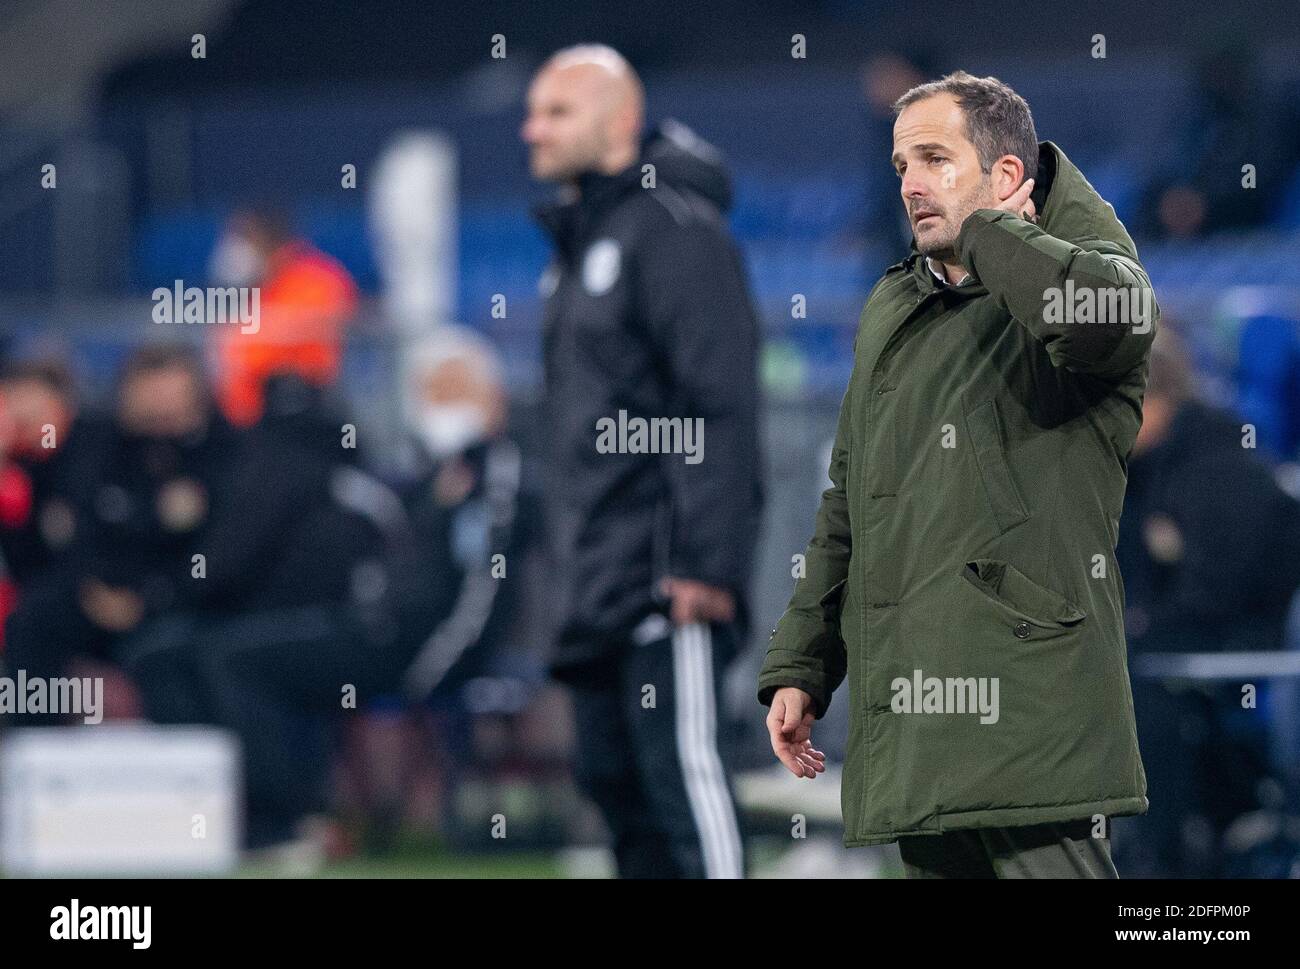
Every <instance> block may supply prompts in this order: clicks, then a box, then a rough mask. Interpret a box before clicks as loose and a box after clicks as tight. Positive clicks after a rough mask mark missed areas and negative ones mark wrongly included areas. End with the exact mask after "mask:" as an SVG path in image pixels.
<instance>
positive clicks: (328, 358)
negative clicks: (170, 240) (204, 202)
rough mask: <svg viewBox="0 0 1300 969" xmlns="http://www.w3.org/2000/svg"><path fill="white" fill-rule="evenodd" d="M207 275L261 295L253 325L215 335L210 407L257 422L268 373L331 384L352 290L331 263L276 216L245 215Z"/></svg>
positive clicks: (232, 226)
mask: <svg viewBox="0 0 1300 969" xmlns="http://www.w3.org/2000/svg"><path fill="white" fill-rule="evenodd" d="M211 275H212V276H213V278H214V280H215V281H217V282H219V283H220V284H222V285H225V286H248V287H258V288H259V289H260V293H259V299H258V301H257V302H256V303H255V304H254V305H255V306H257V308H258V318H257V320H256V321H255V325H254V326H230V325H223V326H221V327H219V328H217V329H216V331H215V332H216V334H217V335H216V339H215V348H214V349H215V354H216V364H217V400H218V403H219V404H220V406H221V409H222V411H223V412H224V413H225V415H226V417H227V418H228V419H229V420H230V421H231V423H233V424H235V425H237V426H240V427H248V426H250V425H252V424H255V423H256V422H257V420H258V418H259V417H261V414H262V407H263V389H264V385H265V383H266V380H267V378H268V377H270V376H271V375H272V374H275V373H280V372H285V371H288V372H292V373H296V374H298V375H300V376H302V377H303V378H304V379H306V380H308V381H310V382H311V383H314V384H317V385H320V386H325V385H328V384H332V383H333V382H334V381H335V380H336V379H337V378H338V375H339V366H340V361H341V358H342V348H343V328H344V327H345V326H346V325H347V323H348V321H349V319H350V318H351V317H352V314H353V313H354V312H355V310H356V303H357V290H356V284H355V283H354V282H353V281H352V277H351V276H350V275H349V274H348V271H347V270H346V269H345V268H343V266H342V265H341V264H340V263H339V262H338V261H337V260H335V259H333V258H332V257H330V256H328V255H326V254H325V253H323V252H321V251H320V250H318V249H316V248H315V247H313V246H312V245H311V244H310V243H308V242H307V241H306V240H303V239H299V238H295V237H294V236H293V234H292V232H291V231H290V229H289V227H288V225H287V224H286V223H285V222H284V221H283V220H282V219H281V218H279V217H278V216H276V215H273V214H270V213H266V212H256V211H251V210H244V211H238V212H236V213H235V214H234V215H232V216H231V218H230V220H229V222H228V223H227V225H226V229H225V231H224V233H223V234H222V237H221V239H220V240H219V241H218V243H217V247H216V249H215V250H214V252H213V255H212V261H211Z"/></svg>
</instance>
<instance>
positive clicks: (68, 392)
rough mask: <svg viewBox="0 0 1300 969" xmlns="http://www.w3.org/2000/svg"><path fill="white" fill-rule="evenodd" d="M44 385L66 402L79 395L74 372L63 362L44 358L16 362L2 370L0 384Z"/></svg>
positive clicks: (8, 364)
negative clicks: (27, 383) (30, 383)
mask: <svg viewBox="0 0 1300 969" xmlns="http://www.w3.org/2000/svg"><path fill="white" fill-rule="evenodd" d="M28 381H31V382H33V383H38V384H43V385H44V386H45V387H47V388H48V389H50V390H51V391H53V392H54V393H55V394H57V395H58V396H60V397H62V398H63V399H64V400H67V401H70V400H72V399H73V398H74V397H75V396H76V393H77V385H76V380H75V379H74V378H73V376H72V370H71V369H70V368H69V367H68V365H67V364H66V363H64V362H63V361H62V360H59V359H55V358H52V357H51V358H42V359H33V360H15V361H12V362H10V363H7V364H5V365H4V368H3V370H0V383H6V384H8V383H15V384H16V383H26V382H28Z"/></svg>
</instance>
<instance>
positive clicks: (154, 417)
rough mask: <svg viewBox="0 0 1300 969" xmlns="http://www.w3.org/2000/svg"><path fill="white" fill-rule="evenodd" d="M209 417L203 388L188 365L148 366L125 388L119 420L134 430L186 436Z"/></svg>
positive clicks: (150, 434)
mask: <svg viewBox="0 0 1300 969" xmlns="http://www.w3.org/2000/svg"><path fill="white" fill-rule="evenodd" d="M206 420H207V414H206V411H205V407H204V403H203V392H202V389H201V388H200V387H199V384H198V380H197V378H196V377H195V376H194V374H193V373H191V372H190V371H189V370H188V369H187V368H185V367H180V366H177V367H167V368H164V369H160V370H146V371H143V372H141V373H138V374H136V375H135V376H133V377H132V378H131V379H130V380H129V382H128V383H127V384H126V386H125V387H123V388H122V397H121V403H120V405H119V408H118V421H119V423H120V424H121V426H122V427H123V428H124V429H126V430H127V431H129V432H131V433H134V434H139V435H142V436H145V437H164V438H183V437H187V436H188V435H190V434H193V433H195V432H197V431H199V430H201V429H202V428H203V425H204V424H205V422H206Z"/></svg>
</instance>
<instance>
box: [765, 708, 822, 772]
mask: <svg viewBox="0 0 1300 969" xmlns="http://www.w3.org/2000/svg"><path fill="white" fill-rule="evenodd" d="M815 719H816V714H815V713H814V711H813V699H812V697H811V696H809V695H808V694H807V693H805V692H804V691H803V690H801V689H799V688H798V687H797V686H783V687H781V689H779V690H777V691H776V694H775V695H774V696H773V697H772V707H771V709H770V710H768V713H767V732H768V734H770V735H771V738H772V752H773V753H774V754H776V756H777V759H779V760H780V761H781V763H783V764H785V766H786V767H788V768H790V772H791V773H792V774H794V776H795V777H810V778H811V777H816V776H817V775H818V774H820V773H821V772H822V771H824V770H826V763H825V761H826V755H825V754H823V753H822V752H821V751H820V750H817V749H815V748H814V747H813V745H812V740H810V739H809V737H810V736H811V734H812V725H813V721H814V720H815Z"/></svg>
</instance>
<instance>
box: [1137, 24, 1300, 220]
mask: <svg viewBox="0 0 1300 969" xmlns="http://www.w3.org/2000/svg"><path fill="white" fill-rule="evenodd" d="M1256 74H1257V71H1256V65H1255V62H1254V59H1253V57H1252V56H1251V55H1250V53H1249V52H1248V51H1247V50H1245V49H1235V48H1223V49H1220V50H1215V51H1211V52H1209V53H1207V54H1204V55H1202V57H1201V58H1200V63H1199V65H1198V68H1197V81H1196V85H1197V86H1196V92H1195V95H1194V99H1193V104H1192V109H1191V111H1190V112H1188V113H1187V115H1186V117H1185V120H1184V124H1183V127H1182V131H1181V133H1180V136H1179V140H1178V141H1177V142H1176V143H1175V144H1174V145H1173V146H1172V150H1171V151H1168V152H1166V153H1164V154H1163V155H1162V158H1161V163H1162V164H1163V166H1164V167H1163V171H1162V173H1161V175H1160V177H1158V179H1157V181H1156V183H1155V185H1154V187H1153V190H1152V192H1151V193H1150V196H1149V198H1148V201H1147V211H1146V213H1145V223H1146V225H1147V228H1148V231H1154V232H1157V233H1159V234H1161V235H1166V236H1174V237H1179V238H1189V237H1194V236H1198V235H1203V234H1206V233H1209V232H1216V231H1218V230H1220V229H1236V228H1242V227H1248V226H1258V225H1263V224H1264V223H1265V222H1267V221H1268V219H1269V218H1270V217H1272V215H1273V214H1274V213H1275V212H1276V211H1277V205H1278V203H1279V202H1280V200H1281V198H1282V192H1283V190H1284V189H1285V187H1286V184H1287V180H1288V177H1289V175H1290V173H1291V171H1292V170H1293V168H1294V167H1295V164H1296V160H1297V152H1296V148H1297V144H1296V137H1295V135H1294V134H1290V133H1288V134H1287V135H1285V136H1283V137H1279V134H1280V133H1282V132H1291V131H1293V130H1294V128H1295V124H1294V122H1295V120H1296V118H1295V115H1294V109H1293V108H1292V107H1291V105H1290V104H1288V103H1283V102H1281V101H1279V99H1276V98H1272V97H1269V96H1268V95H1267V93H1266V89H1265V88H1264V86H1263V85H1262V84H1260V83H1259V78H1258V77H1257V76H1256ZM1245 165H1250V166H1252V167H1253V171H1254V180H1253V183H1252V184H1251V187H1246V185H1245V184H1243V180H1244V179H1245V178H1246V174H1245V173H1244V172H1243V166H1245Z"/></svg>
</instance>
